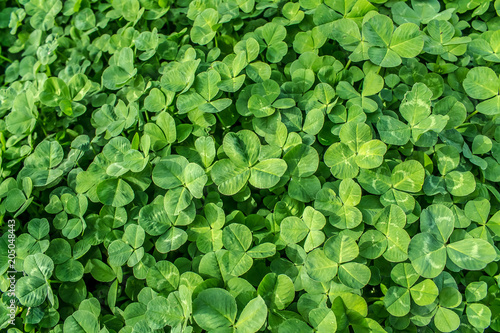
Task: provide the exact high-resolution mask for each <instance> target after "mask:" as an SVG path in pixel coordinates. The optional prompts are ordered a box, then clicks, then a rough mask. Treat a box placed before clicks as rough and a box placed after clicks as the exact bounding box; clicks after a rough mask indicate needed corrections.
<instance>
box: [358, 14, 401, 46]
mask: <svg viewBox="0 0 500 333" xmlns="http://www.w3.org/2000/svg"><path fill="white" fill-rule="evenodd" d="M393 29H394V26H393V23H392V20H391V19H390V18H389V17H387V16H385V15H379V14H378V15H374V16H373V17H372V18H370V19H369V20H368V21H366V22H365V23H364V24H363V37H364V38H366V40H367V41H368V42H369V43H370V44H371V45H373V46H380V47H384V46H386V47H387V46H389V44H390V42H391V37H392V32H393Z"/></svg>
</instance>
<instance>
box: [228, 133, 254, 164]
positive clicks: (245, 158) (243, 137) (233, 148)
mask: <svg viewBox="0 0 500 333" xmlns="http://www.w3.org/2000/svg"><path fill="white" fill-rule="evenodd" d="M222 146H223V148H224V152H225V153H226V155H227V156H228V157H229V159H230V160H231V161H232V162H233V163H234V164H236V165H237V166H239V167H251V166H253V165H254V164H255V163H256V162H257V159H258V157H259V153H260V141H259V138H258V137H257V135H255V133H253V132H251V131H248V130H242V131H239V132H238V133H228V134H227V135H226V136H224V142H223V144H222Z"/></svg>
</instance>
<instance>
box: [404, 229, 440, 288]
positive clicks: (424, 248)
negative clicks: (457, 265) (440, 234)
mask: <svg viewBox="0 0 500 333" xmlns="http://www.w3.org/2000/svg"><path fill="white" fill-rule="evenodd" d="M408 257H409V259H410V261H411V264H412V265H413V267H414V268H415V270H416V271H417V273H418V274H420V275H421V276H423V277H425V278H429V279H432V278H435V277H436V276H438V275H439V274H440V273H441V272H442V271H443V269H444V266H445V265H446V248H445V246H444V244H443V242H441V241H439V240H437V239H436V238H435V237H434V236H433V235H432V234H430V233H426V232H423V233H420V234H416V235H415V236H414V237H413V238H412V239H411V241H410V245H409V248H408Z"/></svg>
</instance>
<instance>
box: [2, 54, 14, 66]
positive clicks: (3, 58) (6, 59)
mask: <svg viewBox="0 0 500 333" xmlns="http://www.w3.org/2000/svg"><path fill="white" fill-rule="evenodd" d="M0 59H2V60H5V61H8V62H10V63H11V64H12V60H10V59H9V58H5V57H4V56H3V55H1V54H0Z"/></svg>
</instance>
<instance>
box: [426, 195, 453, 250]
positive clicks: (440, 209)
mask: <svg viewBox="0 0 500 333" xmlns="http://www.w3.org/2000/svg"><path fill="white" fill-rule="evenodd" d="M454 226H455V216H454V214H453V212H452V211H451V209H449V208H448V207H446V206H445V205H441V204H437V205H431V206H429V207H427V208H426V209H424V210H423V211H422V214H421V215H420V230H422V232H428V233H430V234H432V235H433V236H434V237H435V238H436V239H437V240H439V241H440V242H442V243H446V242H447V241H448V238H449V237H450V236H451V233H452V232H453V228H454Z"/></svg>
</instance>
